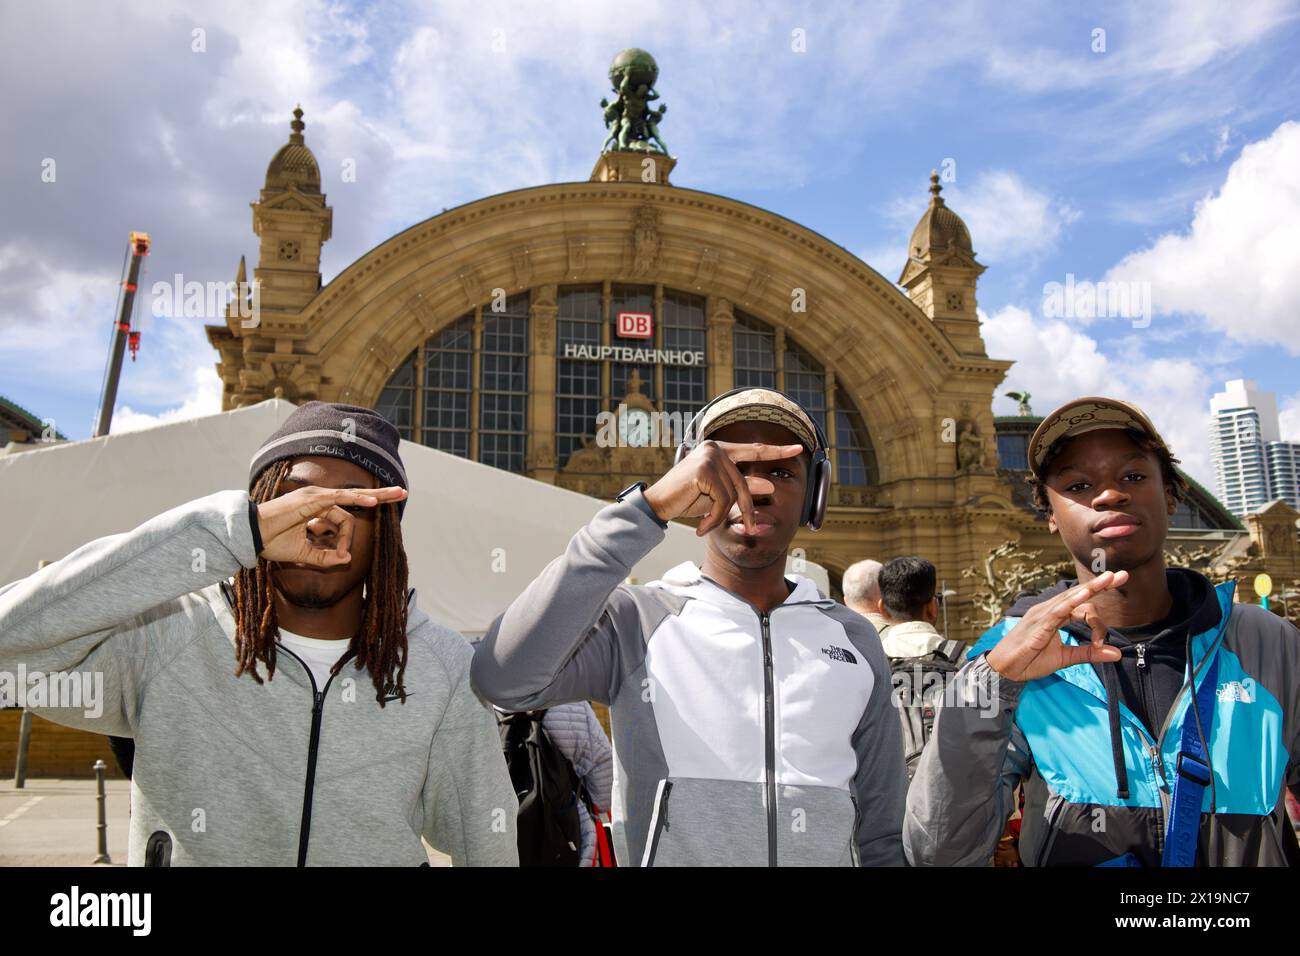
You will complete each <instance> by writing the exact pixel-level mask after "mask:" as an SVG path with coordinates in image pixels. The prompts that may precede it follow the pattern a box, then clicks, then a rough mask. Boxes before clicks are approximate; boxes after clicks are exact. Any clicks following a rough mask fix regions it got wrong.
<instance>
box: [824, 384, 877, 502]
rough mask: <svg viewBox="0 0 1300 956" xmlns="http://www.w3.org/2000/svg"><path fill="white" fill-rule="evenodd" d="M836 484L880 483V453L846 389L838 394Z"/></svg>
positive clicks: (836, 395)
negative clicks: (878, 458) (878, 464)
mask: <svg viewBox="0 0 1300 956" xmlns="http://www.w3.org/2000/svg"><path fill="white" fill-rule="evenodd" d="M831 441H832V442H834V443H835V445H834V448H835V469H834V475H835V480H836V481H837V482H838V483H839V484H841V485H874V484H876V483H877V482H879V481H880V472H879V471H878V470H877V468H876V450H875V449H874V448H873V447H872V446H871V436H870V435H868V434H867V426H866V425H865V424H863V421H862V416H861V415H859V414H858V410H857V409H856V408H854V407H853V402H852V401H850V399H849V397H848V396H847V395H846V394H844V390H843V389H839V388H837V389H836V390H835V436H834V437H833V438H831Z"/></svg>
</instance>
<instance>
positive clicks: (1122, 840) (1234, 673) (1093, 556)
mask: <svg viewBox="0 0 1300 956" xmlns="http://www.w3.org/2000/svg"><path fill="white" fill-rule="evenodd" d="M1029 457H1030V465H1031V468H1032V471H1033V479H1032V485H1033V490H1034V497H1035V501H1036V503H1037V504H1038V506H1039V509H1040V511H1042V512H1044V513H1045V514H1046V516H1047V520H1048V526H1049V527H1050V528H1051V530H1052V531H1053V532H1055V533H1058V534H1060V536H1061V540H1062V543H1063V544H1064V545H1065V546H1066V548H1067V549H1068V550H1069V552H1070V554H1071V556H1072V557H1073V559H1074V565H1075V573H1076V575H1077V578H1078V580H1077V582H1075V581H1068V582H1063V583H1061V584H1059V585H1057V586H1056V587H1053V588H1051V589H1049V590H1047V591H1045V592H1043V593H1041V594H1038V595H1036V596H1034V597H1031V598H1026V599H1024V600H1022V601H1020V602H1018V603H1017V604H1016V605H1015V606H1014V607H1012V608H1011V610H1010V611H1009V612H1008V614H1007V617H1005V618H1004V619H1003V620H1002V621H1001V622H1000V623H998V624H997V625H996V626H994V627H993V628H991V629H990V630H989V631H988V632H987V633H985V634H984V636H983V637H982V638H981V639H980V641H979V642H978V643H977V644H976V645H975V647H973V648H972V649H971V651H970V655H969V658H970V659H969V662H968V663H967V664H966V665H965V666H964V667H963V669H962V670H961V671H960V672H959V675H958V680H959V689H960V691H961V693H960V694H959V695H958V696H957V698H956V700H955V701H954V703H953V705H950V706H945V707H944V708H943V709H942V710H941V711H940V712H939V716H938V720H937V722H936V725H935V730H934V734H933V736H932V737H931V740H930V745H929V746H928V747H927V748H926V751H925V753H924V754H923V755H922V757H921V762H920V765H919V767H918V770H917V774H916V778H915V780H914V781H913V783H912V787H911V791H910V792H909V794H908V801H907V816H906V820H905V823H904V844H905V846H906V850H907V855H908V858H909V860H910V861H911V862H912V863H913V864H916V865H985V864H987V863H988V862H989V859H990V857H991V856H992V853H993V850H994V847H995V845H996V843H997V840H998V836H999V835H1000V834H1001V833H1002V829H1003V826H1004V825H1005V823H1006V820H1007V816H1008V814H1009V813H1010V811H1011V809H1012V808H1011V798H1012V791H1013V790H1014V788H1015V787H1016V785H1017V784H1022V785H1023V786H1024V791H1025V807H1024V821H1023V823H1022V825H1021V837H1020V855H1021V859H1022V861H1023V862H1024V863H1025V864H1026V865H1029V866H1057V865H1074V866H1099V865H1105V866H1116V865H1120V866H1162V865H1163V866H1191V865H1201V866H1285V865H1290V864H1294V863H1296V862H1298V858H1297V854H1296V845H1295V835H1294V831H1293V830H1292V828H1291V825H1290V823H1289V821H1288V818H1287V814H1286V804H1285V789H1284V788H1285V787H1286V786H1287V785H1288V784H1289V785H1291V786H1295V785H1296V783H1297V782H1298V781H1297V777H1298V774H1297V771H1298V769H1300V767H1298V765H1297V760H1296V758H1297V756H1300V631H1297V629H1296V628H1295V627H1294V626H1293V625H1291V624H1290V623H1288V622H1287V621H1285V620H1283V619H1282V618H1280V617H1277V616H1276V615H1273V614H1271V613H1269V612H1268V611H1266V610H1264V609H1263V608H1260V607H1257V606H1255V605H1248V604H1234V603H1233V589H1234V588H1233V583H1232V582H1228V583H1226V584H1221V585H1219V586H1217V587H1215V586H1213V585H1212V584H1211V583H1210V582H1209V581H1208V580H1206V579H1205V578H1204V577H1202V576H1201V575H1200V574H1197V573H1195V572H1193V571H1189V570H1185V569H1181V568H1166V567H1165V559H1164V544H1165V537H1166V534H1167V531H1168V521H1169V516H1170V515H1172V514H1173V513H1174V511H1175V509H1176V508H1177V505H1178V502H1179V501H1180V500H1181V499H1182V498H1183V497H1184V495H1185V494H1186V487H1187V486H1186V480H1185V479H1184V478H1183V477H1182V476H1181V475H1179V473H1178V472H1177V470H1176V469H1175V467H1174V465H1175V463H1176V462H1177V459H1175V458H1174V457H1173V456H1172V454H1171V453H1170V451H1169V449H1168V447H1167V446H1166V445H1165V442H1164V440H1163V439H1162V438H1161V437H1160V435H1159V433H1158V432H1157V431H1156V429H1155V427H1154V426H1153V425H1152V424H1151V422H1150V420H1149V419H1148V418H1147V416H1146V415H1145V414H1143V412H1142V411H1141V410H1139V409H1138V408H1136V407H1135V406H1133V405H1130V404H1128V403H1125V402H1121V401H1118V400H1115V399H1110V398H1094V397H1089V398H1080V399H1076V400H1074V401H1072V402H1069V403H1068V404H1066V405H1064V406H1062V407H1061V408H1059V409H1057V410H1056V411H1054V412H1052V414H1050V415H1048V416H1047V417H1046V418H1045V419H1043V421H1042V423H1041V424H1040V425H1039V426H1038V429H1037V430H1036V431H1035V432H1034V435H1033V438H1032V439H1031V440H1030V444H1029ZM990 697H992V698H993V699H994V700H995V701H996V702H997V705H998V706H996V707H995V708H976V707H972V706H969V705H968V704H969V702H970V701H972V700H975V699H977V698H980V699H988V698H990Z"/></svg>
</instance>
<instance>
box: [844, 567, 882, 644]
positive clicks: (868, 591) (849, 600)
mask: <svg viewBox="0 0 1300 956" xmlns="http://www.w3.org/2000/svg"><path fill="white" fill-rule="evenodd" d="M882 567H884V565H882V564H881V563H880V562H879V561H873V560H871V559H870V558H868V559H867V560H865V561H858V562H857V563H856V564H851V565H849V567H848V570H847V571H845V572H844V579H843V581H842V582H841V586H842V587H843V589H844V604H845V605H846V606H847V607H848V608H849V609H850V610H852V611H857V612H858V613H859V614H861V615H862V616H863V617H865V618H866V619H867V620H868V621H870V622H871V626H872V627H874V628H875V629H876V633H877V634H879V633H881V632H882V631H883V630H884V629H885V628H886V627H888V626H889V620H888V619H887V618H886V617H885V615H884V612H883V610H882V609H881V606H880V569H881V568H882Z"/></svg>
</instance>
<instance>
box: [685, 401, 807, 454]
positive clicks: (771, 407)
mask: <svg viewBox="0 0 1300 956" xmlns="http://www.w3.org/2000/svg"><path fill="white" fill-rule="evenodd" d="M736 422H772V423H773V424H776V425H780V426H781V427H783V428H786V429H788V430H789V431H790V432H792V433H793V434H794V436H795V438H796V439H798V441H799V443H800V444H802V445H803V446H804V448H805V449H806V450H807V451H808V452H809V453H812V452H815V451H816V450H817V449H818V447H820V443H819V442H818V441H817V429H816V428H815V427H814V426H813V422H812V419H811V418H809V417H808V413H807V412H805V411H804V410H803V409H802V408H800V407H799V404H798V402H795V401H792V400H791V399H789V398H786V397H785V396H784V395H782V394H781V393H780V392H778V391H776V390H775V389H771V388H747V389H745V390H744V391H743V392H737V393H736V394H734V395H728V396H727V397H726V398H722V399H719V400H718V401H716V402H714V403H713V405H711V406H709V408H708V410H707V412H706V413H705V415H704V417H703V419H701V421H700V425H699V431H698V433H697V434H698V439H697V440H698V441H703V440H704V439H706V438H708V437H709V435H711V434H713V433H714V432H716V431H717V430H718V429H720V428H725V427H726V426H727V425H734V424H735V423H736Z"/></svg>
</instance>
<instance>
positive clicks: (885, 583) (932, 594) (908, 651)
mask: <svg viewBox="0 0 1300 956" xmlns="http://www.w3.org/2000/svg"><path fill="white" fill-rule="evenodd" d="M937 580H938V578H937V575H936V573H935V569H934V565H933V564H931V563H930V562H929V561H927V560H926V559H925V558H917V557H902V558H894V559H893V560H892V561H890V562H889V563H888V564H886V565H884V566H883V567H882V568H881V569H880V574H879V577H878V580H877V587H878V588H879V590H880V605H881V607H882V608H883V609H884V612H885V615H886V620H887V622H888V624H887V630H884V631H882V632H881V637H880V643H881V644H882V645H884V648H885V655H886V656H887V657H890V658H929V657H931V656H937V657H940V658H942V659H943V660H946V661H950V662H955V661H957V660H958V658H959V657H960V655H961V652H962V651H963V650H964V649H965V645H964V644H963V643H962V642H961V641H949V640H946V639H945V638H944V636H943V635H942V634H940V633H939V631H938V630H937V629H936V628H935V624H936V623H937V622H938V620H939V598H938V594H937Z"/></svg>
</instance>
